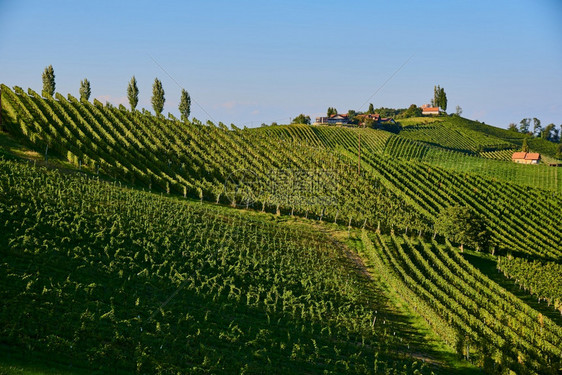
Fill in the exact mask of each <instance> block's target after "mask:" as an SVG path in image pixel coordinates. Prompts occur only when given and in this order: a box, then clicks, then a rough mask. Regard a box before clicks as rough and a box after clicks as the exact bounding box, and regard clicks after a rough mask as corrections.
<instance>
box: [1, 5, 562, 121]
mask: <svg viewBox="0 0 562 375" xmlns="http://www.w3.org/2000/svg"><path fill="white" fill-rule="evenodd" d="M560 20H562V1H560V0H525V1H520V0H509V1H505V0H494V1H489V0H488V1H480V0H474V1H468V0H463V1H461V0H437V1H419V0H412V1H388V0H385V1H373V0H370V1H353V0H348V1H343V0H342V1H335V0H321V1H317V0H313V1H305V0H298V1H294V0H285V1H263V0H261V1H251V0H238V1H213V0H207V1H202V0H201V1H158V2H156V1H154V2H151V1H126V0H120V1H116V0H113V1H58V0H50V1H27V0H0V82H2V83H4V84H6V85H8V86H16V85H17V86H21V87H23V88H24V89H27V88H28V87H30V88H32V89H34V90H35V91H37V92H41V88H42V81H41V74H42V72H43V70H44V69H45V67H46V66H48V65H50V64H51V65H53V67H54V70H55V76H56V91H57V92H60V93H61V94H63V95H66V94H68V93H70V94H72V95H74V96H76V97H78V96H79V94H78V90H79V86H80V81H81V80H82V79H84V78H87V79H88V80H89V81H90V82H91V85H92V98H97V99H98V100H100V101H102V102H103V103H105V102H110V103H112V104H114V105H118V104H124V105H127V103H128V102H127V99H126V88H127V84H128V82H129V80H130V78H131V77H132V76H133V75H135V77H136V78H137V81H138V85H139V90H140V98H139V99H140V100H139V107H144V108H146V109H150V110H152V109H151V104H150V98H151V95H152V84H153V82H154V79H155V78H158V79H160V80H161V81H162V83H163V86H164V90H165V93H166V94H165V97H166V103H165V107H164V114H167V113H168V112H170V113H172V114H174V115H176V116H179V111H178V109H177V108H178V104H179V98H180V92H181V88H185V89H186V90H187V91H188V92H189V93H190V96H191V98H192V111H191V114H192V116H193V117H196V118H197V119H199V120H201V121H203V122H206V121H207V120H211V121H213V122H215V123H218V122H219V121H220V122H223V123H225V124H231V123H234V124H235V125H237V126H239V127H243V126H247V127H256V126H259V125H261V124H262V123H266V124H270V123H271V122H277V123H280V124H281V123H288V122H289V121H290V119H291V118H293V117H295V116H297V115H298V114H300V113H304V114H306V115H309V116H310V117H312V118H313V119H314V117H316V116H321V115H325V113H326V110H327V108H328V107H335V108H337V109H338V111H339V112H340V113H346V112H347V111H348V110H349V109H354V110H356V111H360V110H363V111H365V110H366V109H367V107H368V104H369V103H373V105H374V106H375V108H378V107H391V108H405V107H408V106H409V105H410V104H417V105H422V104H425V103H429V101H430V99H431V97H432V96H433V87H434V86H435V85H440V86H441V87H443V88H444V89H445V92H446V94H447V98H448V108H447V111H448V112H454V111H455V108H456V106H457V105H458V106H460V107H461V108H462V111H463V112H462V115H463V116H464V117H467V118H471V119H474V120H479V121H482V122H485V123H487V124H491V125H495V126H499V127H504V128H506V127H507V126H508V124H509V123H511V122H515V123H519V121H520V120H521V119H522V118H526V117H530V118H532V117H537V118H539V119H540V120H541V122H542V124H543V125H546V124H548V123H551V122H552V123H555V124H556V125H559V124H561V123H562V22H560Z"/></svg>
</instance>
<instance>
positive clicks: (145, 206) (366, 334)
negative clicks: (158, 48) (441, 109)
mask: <svg viewBox="0 0 562 375" xmlns="http://www.w3.org/2000/svg"><path fill="white" fill-rule="evenodd" d="M2 109H3V112H2V118H3V120H4V124H3V125H4V127H5V129H6V130H7V131H8V133H9V136H7V135H6V136H3V137H1V139H2V141H1V142H0V146H1V149H2V154H0V155H2V158H11V159H24V160H26V159H27V160H32V162H28V163H29V164H25V163H21V162H13V161H1V162H0V165H1V173H2V176H1V179H0V224H1V225H2V226H3V229H2V230H1V233H2V234H1V235H0V241H2V242H1V243H2V246H1V249H2V259H3V260H2V262H1V265H0V266H1V267H3V272H1V273H0V275H1V277H2V279H1V281H0V282H1V284H0V286H1V287H2V289H3V292H2V293H3V295H2V297H3V299H4V300H6V301H12V302H10V303H8V304H5V305H4V306H3V307H2V310H0V314H1V315H0V319H2V324H0V327H4V328H1V329H2V330H3V331H2V332H3V333H2V336H3V337H5V339H3V341H1V342H0V344H2V345H4V346H5V347H6V348H7V350H8V352H12V353H15V354H14V355H7V356H4V358H5V359H2V357H0V370H3V368H2V367H1V366H4V368H9V367H10V366H12V367H14V368H15V369H16V370H14V371H17V368H21V367H22V366H23V363H25V361H24V360H23V358H26V356H31V357H34V358H37V360H36V362H37V363H38V364H39V367H40V368H41V363H44V362H45V361H46V362H49V363H50V364H49V365H47V366H46V367H45V368H44V370H47V369H48V368H49V367H50V366H54V367H56V366H59V367H60V366H69V365H72V366H76V367H77V368H82V370H83V371H86V372H88V371H93V370H94V369H97V371H99V372H100V373H105V372H109V371H110V370H111V369H115V370H116V371H118V370H122V371H123V372H124V373H131V372H137V373H172V372H173V373H184V372H189V373H192V372H201V373H217V372H233V371H234V372H236V370H235V369H243V370H244V371H245V372H249V373H263V372H273V373H294V372H305V373H320V372H323V373H343V372H357V373H377V372H382V373H405V374H409V373H416V371H418V372H421V373H431V371H433V372H435V373H453V372H455V371H466V372H467V373H471V372H473V371H479V370H477V369H476V368H475V367H472V365H475V366H478V367H480V368H482V369H485V370H486V371H487V372H490V373H508V372H509V371H513V372H514V373H534V374H555V373H557V372H558V371H559V370H560V369H561V364H560V360H561V358H562V352H561V351H560V348H561V347H562V327H561V321H559V320H557V319H556V318H552V317H551V315H550V312H551V310H553V307H552V306H545V307H544V309H543V307H542V306H535V305H530V304H529V303H528V302H526V301H525V300H523V299H521V298H520V296H517V295H515V294H512V292H510V291H508V290H507V289H505V288H504V286H503V284H502V283H501V282H499V281H497V279H496V277H497V275H496V274H495V273H497V271H496V270H495V268H494V269H493V271H494V275H493V278H492V275H489V274H486V272H487V271H486V270H484V269H482V270H480V269H479V268H478V267H477V266H478V265H475V264H473V263H471V261H469V260H470V259H471V258H469V257H466V256H465V254H464V253H459V251H458V250H457V249H458V247H459V245H461V244H464V243H463V241H464V240H459V241H457V242H455V241H454V238H450V237H449V236H450V235H449V234H446V233H444V232H442V231H441V229H439V228H441V226H440V225H441V224H440V223H441V222H442V221H443V220H444V219H443V214H444V213H445V212H446V209H447V208H448V207H451V206H462V207H465V208H467V209H468V210H469V211H470V212H471V213H472V215H474V220H480V221H481V222H482V223H483V224H482V225H483V226H482V230H483V232H482V233H479V234H478V239H477V240H474V241H476V242H477V245H478V247H479V250H481V251H485V252H489V253H491V254H492V255H489V256H490V257H491V258H492V259H495V258H496V257H497V256H502V257H504V256H516V257H528V258H533V259H540V260H541V262H549V263H548V264H559V263H560V262H561V261H562V246H561V243H562V242H561V240H560V239H561V238H562V217H561V216H560V215H558V214H557V213H559V212H562V181H561V180H562V176H560V177H561V178H559V177H558V168H553V167H548V166H543V165H538V166H522V165H516V164H514V163H511V162H509V161H505V160H502V159H505V155H506V152H510V151H509V150H511V149H512V148H510V147H517V145H516V142H517V140H516V139H514V140H510V139H509V138H507V137H506V136H505V134H503V133H502V132H501V131H499V130H492V129H488V130H486V129H485V126H484V125H483V124H480V125H481V126H482V127H481V128H476V127H473V125H474V126H476V124H479V123H473V122H470V121H468V120H465V119H460V118H453V117H451V118H449V117H447V118H435V119H423V122H418V121H422V120H420V119H408V120H405V122H404V123H402V127H403V130H402V131H401V132H400V133H399V134H392V133H389V132H385V131H383V130H375V129H358V128H339V127H338V128H336V127H329V126H308V125H282V126H270V127H263V128H256V129H238V128H236V127H235V126H232V129H229V128H227V127H226V126H225V125H223V124H213V123H211V122H208V123H206V124H203V123H201V122H199V121H197V120H195V119H192V121H191V122H181V121H179V120H177V119H175V118H174V117H173V116H169V117H168V118H164V117H162V116H158V117H157V116H154V115H151V114H150V113H148V112H147V111H145V110H143V111H141V112H139V111H134V112H131V111H129V110H127V109H125V108H124V107H122V106H120V107H114V106H111V105H102V104H101V103H100V102H98V101H96V100H94V103H90V102H87V101H79V100H77V99H75V98H74V97H72V96H70V95H69V96H68V98H65V97H63V96H62V95H60V94H57V95H56V97H55V98H43V97H41V96H39V95H38V94H37V93H35V92H34V91H32V90H28V92H24V91H23V90H22V89H21V88H18V87H16V88H14V89H13V90H12V89H10V88H8V87H6V86H2ZM486 126H487V125H486ZM493 129H496V128H493ZM486 131H487V132H486ZM447 134H449V136H447ZM506 150H507V151H506ZM494 153H496V154H494ZM40 166H45V167H47V168H48V169H49V170H51V171H49V170H46V169H42V168H40ZM52 169H61V171H62V172H63V173H61V172H57V171H56V170H55V171H52ZM468 226H470V223H469V224H468ZM471 241H472V240H471ZM474 241H473V242H467V243H466V247H467V249H468V248H470V247H473V246H475V245H473V243H476V242H474ZM516 267H520V268H521V269H520V270H519V271H521V272H523V271H524V270H523V269H522V267H523V265H517V266H516ZM517 271H518V269H514V270H510V274H515V273H516V272H517ZM500 276H501V275H500ZM505 280H506V282H507V280H508V279H507V278H506V279H505ZM546 288H547V289H548V286H547V287H546ZM543 293H545V292H543ZM61 314H62V315H61ZM381 314H382V315H381ZM14 316H16V317H19V318H18V319H13V317H14ZM59 316H64V317H65V321H68V322H69V325H68V327H62V326H60V325H57V324H55V323H54V322H55V321H56V319H57V317H59ZM383 316H384V317H383ZM381 320H382V322H383V323H382V325H381ZM429 331H431V334H429V333H428V332H429ZM177 332H181V334H180V335H178V334H177ZM433 340H437V341H433ZM430 341H431V342H432V343H431V344H430ZM453 353H455V354H453ZM54 354H57V355H60V356H61V357H60V358H62V359H61V360H60V361H59V362H57V363H54V362H53V361H49V360H48V359H44V358H49V356H50V355H54ZM12 358H16V359H15V360H13V359H12ZM17 358H20V359H21V360H19V362H18V359H17ZM463 359H464V360H463ZM10 361H11V362H10ZM469 362H471V363H472V365H471V364H470V363H469ZM1 363H4V364H5V365H2V364H1ZM11 363H13V365H12V364H11ZM391 369H392V370H391ZM6 371H7V370H6ZM78 371H80V370H78Z"/></svg>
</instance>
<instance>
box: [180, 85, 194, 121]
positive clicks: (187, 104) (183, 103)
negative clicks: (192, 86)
mask: <svg viewBox="0 0 562 375" xmlns="http://www.w3.org/2000/svg"><path fill="white" fill-rule="evenodd" d="M179 110H180V113H181V119H182V121H187V120H188V119H189V114H190V113H191V97H190V96H189V93H188V92H187V91H186V90H185V89H181V98H180V106H179Z"/></svg>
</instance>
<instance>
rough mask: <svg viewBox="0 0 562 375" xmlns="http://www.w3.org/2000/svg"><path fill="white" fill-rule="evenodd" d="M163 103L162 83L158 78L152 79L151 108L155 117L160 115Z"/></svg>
mask: <svg viewBox="0 0 562 375" xmlns="http://www.w3.org/2000/svg"><path fill="white" fill-rule="evenodd" d="M165 101H166V99H164V88H163V87H162V82H160V80H159V79H158V78H154V84H153V85H152V108H153V109H154V112H155V113H156V114H157V115H161V114H162V110H163V109H164V102H165Z"/></svg>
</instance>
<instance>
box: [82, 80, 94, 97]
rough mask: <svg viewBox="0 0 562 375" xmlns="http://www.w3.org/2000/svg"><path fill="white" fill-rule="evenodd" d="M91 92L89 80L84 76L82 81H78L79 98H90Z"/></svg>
mask: <svg viewBox="0 0 562 375" xmlns="http://www.w3.org/2000/svg"><path fill="white" fill-rule="evenodd" d="M91 94H92V90H91V89H90V81H88V78H84V80H83V81H80V100H85V101H88V100H90V95H91Z"/></svg>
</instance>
